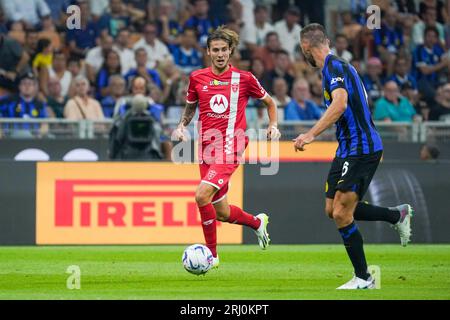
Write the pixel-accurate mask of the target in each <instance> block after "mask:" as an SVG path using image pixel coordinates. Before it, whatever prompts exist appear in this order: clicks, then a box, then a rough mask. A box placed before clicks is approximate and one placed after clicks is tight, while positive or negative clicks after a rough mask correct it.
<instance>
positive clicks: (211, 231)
mask: <svg viewBox="0 0 450 320" xmlns="http://www.w3.org/2000/svg"><path fill="white" fill-rule="evenodd" d="M198 209H199V211H200V217H201V220H202V228H203V235H204V236H205V242H206V246H207V247H208V248H209V250H211V252H212V254H213V257H217V229H216V209H214V206H213V205H212V204H211V203H208V204H207V205H206V206H204V207H199V208H198ZM228 222H229V223H236V224H239V225H244V226H248V227H250V228H252V229H254V230H257V229H258V228H259V226H260V225H261V220H259V219H258V218H256V217H255V216H253V215H251V214H249V213H247V212H244V211H243V210H242V209H241V208H239V207H236V206H233V205H230V217H229V218H228Z"/></svg>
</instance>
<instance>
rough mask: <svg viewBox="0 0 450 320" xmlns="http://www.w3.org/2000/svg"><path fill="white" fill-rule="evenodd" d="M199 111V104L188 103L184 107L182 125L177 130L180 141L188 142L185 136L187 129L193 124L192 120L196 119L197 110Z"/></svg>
mask: <svg viewBox="0 0 450 320" xmlns="http://www.w3.org/2000/svg"><path fill="white" fill-rule="evenodd" d="M196 109H197V102H186V106H185V107H184V111H183V115H182V116H181V120H180V123H179V124H178V126H177V129H176V137H177V139H178V140H179V141H187V138H186V136H185V135H184V130H185V128H186V127H187V126H188V125H189V123H191V121H192V118H194V115H195V110H196Z"/></svg>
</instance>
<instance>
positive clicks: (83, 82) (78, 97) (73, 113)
mask: <svg viewBox="0 0 450 320" xmlns="http://www.w3.org/2000/svg"><path fill="white" fill-rule="evenodd" d="M74 84H75V96H74V97H73V98H72V99H70V100H69V101H67V103H66V105H65V107H64V118H66V119H69V120H103V119H104V115H103V110H102V107H101V105H100V103H99V102H98V101H97V100H95V99H92V98H91V97H89V80H88V79H87V78H85V77H83V76H78V77H77V78H76V79H75V80H74Z"/></svg>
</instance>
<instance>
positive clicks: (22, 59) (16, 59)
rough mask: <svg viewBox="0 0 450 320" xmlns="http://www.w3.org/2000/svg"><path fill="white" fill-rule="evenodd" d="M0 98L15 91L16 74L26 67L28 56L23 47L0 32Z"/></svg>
mask: <svg viewBox="0 0 450 320" xmlns="http://www.w3.org/2000/svg"><path fill="white" fill-rule="evenodd" d="M0 57H1V59H0V98H1V97H3V96H5V95H7V94H9V93H11V92H13V91H15V90H16V85H15V81H16V78H17V75H18V74H20V73H21V72H22V71H24V69H25V68H26V67H27V63H28V61H29V56H28V54H27V53H26V52H25V50H24V49H23V47H22V46H21V45H20V44H19V43H18V42H17V41H16V40H13V39H11V38H10V37H8V36H6V35H4V34H2V33H0Z"/></svg>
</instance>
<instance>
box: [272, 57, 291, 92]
mask: <svg viewBox="0 0 450 320" xmlns="http://www.w3.org/2000/svg"><path fill="white" fill-rule="evenodd" d="M268 75H269V79H270V83H269V88H273V80H274V79H275V78H283V79H284V80H286V83H287V85H288V92H290V91H291V90H292V85H293V84H294V80H295V79H294V76H293V75H292V63H291V60H290V58H289V53H288V52H287V51H286V50H279V51H278V52H277V53H276V58H275V68H274V69H273V70H272V71H269V72H268Z"/></svg>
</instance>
